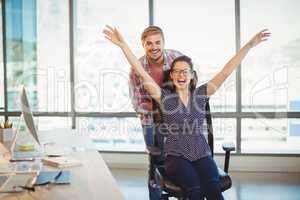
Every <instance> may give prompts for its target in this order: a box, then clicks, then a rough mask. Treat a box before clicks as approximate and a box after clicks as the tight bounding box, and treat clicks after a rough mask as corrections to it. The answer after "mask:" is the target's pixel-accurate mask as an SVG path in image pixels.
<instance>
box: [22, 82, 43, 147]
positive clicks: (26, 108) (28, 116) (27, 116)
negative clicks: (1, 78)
mask: <svg viewBox="0 0 300 200" xmlns="http://www.w3.org/2000/svg"><path fill="white" fill-rule="evenodd" d="M20 104H21V112H22V115H23V118H24V121H25V125H26V127H27V128H28V130H29V132H30V134H31V135H32V136H33V138H34V139H35V140H36V142H37V143H38V144H39V145H40V140H39V137H38V133H37V130H36V127H35V125H34V121H33V115H32V112H31V109H30V105H29V102H28V97H27V94H26V90H25V87H24V86H23V85H21V86H20Z"/></svg>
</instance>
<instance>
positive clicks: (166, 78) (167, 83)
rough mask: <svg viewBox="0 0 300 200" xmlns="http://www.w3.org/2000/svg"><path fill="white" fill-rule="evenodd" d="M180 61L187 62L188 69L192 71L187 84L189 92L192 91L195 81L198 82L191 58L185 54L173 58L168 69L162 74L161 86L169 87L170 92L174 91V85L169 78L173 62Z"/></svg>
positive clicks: (195, 84)
mask: <svg viewBox="0 0 300 200" xmlns="http://www.w3.org/2000/svg"><path fill="white" fill-rule="evenodd" d="M182 61H183V62H186V63H188V64H189V66H190V70H191V72H192V79H191V81H190V84H189V90H190V92H193V91H194V90H195V88H196V86H197V82H198V76H197V73H196V71H195V70H194V67H193V62H192V59H191V58H189V57H188V56H185V55H183V56H179V57H177V58H175V59H174V60H173V62H172V64H171V68H170V70H167V71H164V76H163V77H164V79H163V85H162V88H164V89H169V90H171V91H172V92H175V91H176V88H175V85H174V83H173V81H172V79H171V73H172V71H173V69H174V66H175V64H176V63H177V62H182Z"/></svg>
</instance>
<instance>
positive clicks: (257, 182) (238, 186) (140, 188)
mask: <svg viewBox="0 0 300 200" xmlns="http://www.w3.org/2000/svg"><path fill="white" fill-rule="evenodd" d="M111 171H112V174H113V176H114V177H115V178H116V180H117V183H118V185H119V186H120V188H121V190H122V192H123V194H124V196H125V199H126V200H148V191H147V186H146V180H147V172H146V170H136V169H111ZM231 177H232V179H233V186H232V188H231V189H230V190H228V191H226V192H224V197H225V199H226V200H253V199H257V200H260V199H272V200H300V173H254V172H251V173H250V172H247V173H246V172H231Z"/></svg>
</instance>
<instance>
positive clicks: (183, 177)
mask: <svg viewBox="0 0 300 200" xmlns="http://www.w3.org/2000/svg"><path fill="white" fill-rule="evenodd" d="M165 167H166V173H167V176H168V177H169V179H170V180H171V181H173V182H174V183H175V184H176V185H178V186H180V187H181V188H183V190H184V192H185V193H186V194H187V196H188V197H189V199H190V200H204V197H206V199H207V200H224V198H223V196H222V192H221V188H220V183H219V172H218V168H217V166H216V163H215V161H214V160H213V158H212V157H211V156H207V157H204V158H201V159H199V160H196V161H189V160H187V159H184V158H182V157H178V156H167V158H166V160H165Z"/></svg>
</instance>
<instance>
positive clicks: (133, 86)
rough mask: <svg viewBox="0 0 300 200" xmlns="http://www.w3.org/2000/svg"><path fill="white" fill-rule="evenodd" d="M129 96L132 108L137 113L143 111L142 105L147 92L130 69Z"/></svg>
mask: <svg viewBox="0 0 300 200" xmlns="http://www.w3.org/2000/svg"><path fill="white" fill-rule="evenodd" d="M129 96H130V99H131V103H132V105H133V108H134V110H135V111H136V112H137V113H145V112H146V110H145V108H144V107H143V105H144V104H143V103H145V102H146V100H147V98H146V97H147V93H146V91H145V89H144V87H143V84H142V82H141V80H140V79H139V77H138V76H137V75H136V73H135V72H134V71H133V69H131V71H130V75H129Z"/></svg>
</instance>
